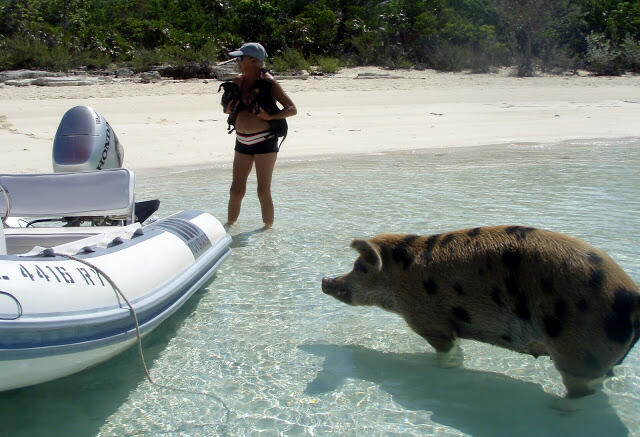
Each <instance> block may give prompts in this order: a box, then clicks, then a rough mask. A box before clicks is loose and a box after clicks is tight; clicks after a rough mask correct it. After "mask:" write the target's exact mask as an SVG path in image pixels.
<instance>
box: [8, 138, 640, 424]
mask: <svg viewBox="0 0 640 437" xmlns="http://www.w3.org/2000/svg"><path fill="white" fill-rule="evenodd" d="M639 146H640V143H638V141H637V140H621V141H617V142H609V143H602V142H583V143H581V142H572V143H563V144H559V145H513V146H509V147H504V146H502V147H483V148H471V149H450V150H449V149H446V150H436V151H417V152H406V153H392V154H391V153H390V154H376V155H372V156H355V157H337V158H335V159H326V160H313V161H298V162H292V161H286V160H281V161H280V162H279V163H278V165H277V168H276V175H275V178H274V186H273V195H274V202H275V205H276V225H275V227H274V228H273V229H271V230H268V231H264V232H262V231H260V230H259V228H260V227H261V223H260V220H259V217H260V211H259V204H258V201H257V199H256V196H255V181H254V180H253V178H254V176H253V175H252V176H251V178H250V184H249V187H248V191H247V197H246V199H245V201H244V205H243V211H242V214H241V217H240V221H239V224H238V225H236V226H235V227H234V228H233V229H232V230H231V234H232V235H233V253H232V256H231V258H230V259H229V260H228V261H227V262H226V263H224V265H223V266H222V267H221V269H220V270H219V271H218V273H217V275H216V277H215V280H214V281H213V282H212V283H211V284H210V285H209V286H208V287H207V288H206V289H204V290H201V291H200V292H199V293H197V294H196V295H195V296H194V298H193V299H192V300H191V301H189V302H188V303H187V304H186V305H185V307H183V308H182V309H181V310H180V311H179V312H178V313H176V315H175V316H173V317H172V318H171V319H170V320H168V321H167V322H166V323H165V324H163V326H161V327H160V328H159V329H158V330H156V331H155V332H154V333H153V334H151V335H150V336H149V337H148V338H146V339H145V341H144V347H145V353H146V357H147V361H148V365H149V367H150V369H151V373H152V375H153V377H154V378H155V380H156V381H158V382H160V383H162V384H164V385H168V386H171V387H175V388H176V390H169V389H166V388H162V387H155V386H152V385H150V384H149V383H148V382H147V381H146V380H145V379H144V376H143V374H142V371H141V370H140V368H139V364H138V358H137V355H136V351H135V350H129V351H127V352H126V353H124V354H122V355H120V356H119V357H116V358H115V359H113V360H111V361H109V362H107V363H105V364H103V365H101V366H98V367H96V368H93V369H90V370H88V371H85V372H82V373H80V374H78V375H74V376H71V377H68V378H65V379H62V380H59V381H54V382H51V383H48V384H43V385H40V386H36V387H30V388H26V389H23V390H16V391H13V392H8V393H0V415H2V420H1V421H0V423H2V429H3V432H8V434H9V435H18V434H19V435H21V436H24V435H45V434H48V433H50V432H51V430H57V431H59V433H60V434H64V435H104V436H111V435H114V436H115V435H117V436H120V435H189V436H197V435H202V436H210V435H256V436H257V435H261V436H262V435H267V436H270V435H326V434H338V435H394V434H402V435H420V436H423V435H442V436H458V435H474V436H499V435H510V436H511V435H562V436H565V435H581V436H583V435H626V434H636V435H638V434H640V418H639V416H638V414H637V412H638V411H640V348H638V347H636V349H634V350H633V351H632V352H631V353H630V354H629V356H628V357H627V359H626V360H625V362H624V363H623V365H622V366H619V367H618V368H616V376H615V377H614V378H610V379H609V380H607V382H606V383H605V385H604V388H603V391H602V393H600V394H598V395H595V396H592V397H590V398H588V399H587V400H586V402H584V405H583V407H582V409H581V410H580V411H578V412H576V413H573V414H569V415H566V414H560V413H559V412H558V411H556V410H554V409H552V408H551V405H552V398H553V396H554V395H562V394H563V387H562V384H561V381H560V377H559V375H558V373H557V372H556V371H555V369H554V367H553V364H552V363H551V361H550V360H549V359H548V358H539V359H537V360H536V359H534V358H532V357H530V356H525V355H520V354H517V353H514V352H510V351H506V350H503V349H500V348H497V347H493V346H489V345H486V344H481V343H477V342H472V341H463V342H462V347H463V350H464V354H465V362H464V367H463V368H459V369H440V368H438V367H437V366H436V364H435V356H434V353H433V350H432V349H431V348H430V347H429V345H428V344H427V343H426V342H425V341H423V340H422V339H421V338H420V337H418V336H417V335H416V334H415V333H413V332H412V331H411V330H410V329H409V328H408V327H407V326H406V325H405V323H404V322H403V321H402V320H400V318H399V317H397V316H395V315H392V314H388V313H385V312H383V311H381V310H378V309H373V308H352V307H348V306H346V305H344V304H341V303H339V302H337V301H336V300H334V299H332V298H330V297H328V296H325V295H324V294H322V292H321V290H320V279H321V277H322V276H324V275H335V274H339V273H343V272H346V271H347V270H349V269H350V268H351V266H352V264H353V261H354V259H355V256H354V255H355V252H353V251H352V250H351V249H349V248H348V245H349V242H350V240H351V239H352V238H353V237H370V236H373V235H375V234H378V233H381V232H402V233H418V234H430V233H438V232H442V231H446V230H452V229H456V228H462V227H474V226H483V225H495V224H522V225H528V226H534V227H542V228H548V229H551V230H555V231H559V232H564V233H568V234H571V235H574V236H576V237H578V238H582V239H584V240H586V241H588V242H590V243H592V244H593V245H595V246H598V247H600V248H602V249H603V250H605V251H607V252H608V253H609V254H610V255H611V256H612V257H613V258H614V259H615V260H616V261H618V263H620V265H621V266H622V267H623V268H624V269H625V270H626V271H627V273H628V274H629V275H630V276H631V277H632V278H633V279H634V280H635V281H636V282H638V281H639V280H640V263H639V262H638V259H640V241H639V237H638V232H637V229H640V196H638V194H639V192H640V179H639V178H638V174H639V171H638V168H639V166H640V147H639ZM283 158H286V151H284V153H283ZM229 182H230V168H229V167H223V168H212V169H199V170H193V171H183V172H174V173H169V174H166V173H164V174H162V173H148V174H139V175H138V192H137V198H138V199H140V200H142V199H148V198H152V197H154V198H155V197H159V198H160V199H161V200H162V204H161V209H160V211H159V215H161V216H163V215H168V214H170V213H171V212H173V211H176V210H179V209H187V208H196V209H204V210H207V211H209V212H211V213H213V214H214V215H215V216H217V217H219V218H221V219H224V218H225V217H226V202H227V191H228V187H229Z"/></svg>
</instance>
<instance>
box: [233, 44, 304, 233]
mask: <svg viewBox="0 0 640 437" xmlns="http://www.w3.org/2000/svg"><path fill="white" fill-rule="evenodd" d="M229 56H231V57H234V58H235V59H236V61H237V62H238V67H239V68H240V75H238V77H236V78H235V79H233V82H234V83H235V84H236V85H238V87H239V88H240V94H241V99H240V101H238V102H236V103H233V102H232V103H230V104H229V105H228V106H227V107H225V109H224V112H225V113H227V114H230V113H232V112H236V114H235V130H236V146H235V156H234V158H233V181H232V182H231V189H230V190H229V209H228V215H227V226H231V225H232V224H233V223H235V221H236V220H237V219H238V216H239V215H240V207H241V205H242V198H243V197H244V194H245V192H246V188H247V178H248V177H249V173H250V172H251V168H252V167H253V164H254V163H255V166H256V176H257V179H258V199H259V200H260V208H261V210H262V221H263V222H264V226H265V228H269V227H271V225H272V224H273V216H274V213H273V201H272V199H271V176H272V174H273V168H274V166H275V164H276V157H277V154H278V136H277V135H276V134H275V132H274V131H273V128H272V124H270V123H269V121H270V120H282V119H285V118H287V117H291V116H293V115H296V114H297V113H298V111H297V109H296V106H295V105H294V104H293V101H292V100H291V99H290V98H289V96H288V95H287V94H286V93H285V92H284V90H283V89H282V87H281V86H280V84H279V83H278V82H277V81H276V80H275V78H274V77H273V76H272V75H271V74H269V73H268V72H267V71H266V70H265V69H264V68H263V64H264V61H265V59H267V52H266V51H265V49H264V47H262V45H261V44H259V43H255V42H251V43H246V44H244V45H243V46H242V47H240V48H239V49H238V50H236V51H234V52H231V53H229ZM260 82H262V83H260ZM265 82H266V84H267V85H268V86H267V87H266V88H265V87H263V86H261V87H257V85H264V84H265ZM264 89H270V95H269V96H266V97H267V98H268V99H270V100H271V99H275V101H277V102H278V103H280V105H282V109H281V110H279V111H276V112H275V113H271V114H270V113H268V112H267V111H266V108H264V107H261V106H260V105H259V104H256V103H257V102H258V101H260V100H262V99H263V98H264V97H265V96H258V93H260V92H262V91H261V90H264ZM265 92H268V91H265ZM271 101H272V100H271ZM274 107H275V103H274ZM270 112H273V111H270Z"/></svg>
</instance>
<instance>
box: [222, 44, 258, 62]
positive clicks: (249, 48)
mask: <svg viewBox="0 0 640 437" xmlns="http://www.w3.org/2000/svg"><path fill="white" fill-rule="evenodd" d="M229 56H231V57H232V58H236V57H238V56H251V57H252V58H256V59H258V60H260V61H264V60H265V59H267V51H266V50H265V49H264V47H262V44H260V43H258V42H248V43H245V44H242V47H240V48H239V49H238V50H236V51H233V52H231V53H229Z"/></svg>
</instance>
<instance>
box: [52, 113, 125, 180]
mask: <svg viewBox="0 0 640 437" xmlns="http://www.w3.org/2000/svg"><path fill="white" fill-rule="evenodd" d="M123 161H124V150H123V148H122V145H121V144H120V142H119V141H118V137H117V136H116V134H115V132H114V131H113V129H112V128H111V126H109V123H107V120H105V119H104V117H103V116H102V115H101V114H100V113H99V112H98V111H96V110H95V109H93V108H91V107H89V106H75V107H73V108H71V109H69V110H68V111H67V112H66V113H65V114H64V115H63V116H62V120H61V121H60V125H59V126H58V130H57V132H56V136H55V139H54V140H53V171H54V172H56V173H58V172H76V171H94V170H103V169H108V168H120V167H122V163H123Z"/></svg>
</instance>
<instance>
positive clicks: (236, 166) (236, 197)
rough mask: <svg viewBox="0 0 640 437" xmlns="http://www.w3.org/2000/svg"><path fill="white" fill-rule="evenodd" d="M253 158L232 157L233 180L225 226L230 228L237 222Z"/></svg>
mask: <svg viewBox="0 0 640 437" xmlns="http://www.w3.org/2000/svg"><path fill="white" fill-rule="evenodd" d="M253 156H254V155H246V154H244V153H238V152H235V155H234V157H233V179H232V181H231V189H229V208H228V210H227V225H228V226H231V225H232V224H234V223H235V221H236V220H238V216H239V215H240V207H241V206H242V199H243V197H244V194H245V193H246V191H247V178H248V177H249V173H251V167H253Z"/></svg>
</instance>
